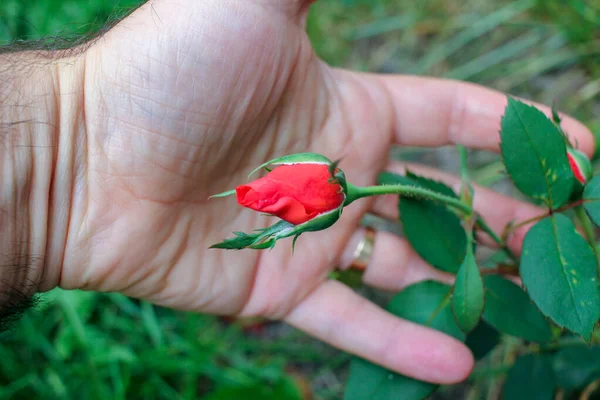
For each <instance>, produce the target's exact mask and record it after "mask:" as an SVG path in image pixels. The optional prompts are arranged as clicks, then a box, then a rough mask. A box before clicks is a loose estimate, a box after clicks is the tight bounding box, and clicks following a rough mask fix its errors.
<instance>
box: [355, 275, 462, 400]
mask: <svg viewBox="0 0 600 400" xmlns="http://www.w3.org/2000/svg"><path fill="white" fill-rule="evenodd" d="M451 291H452V288H451V287H450V286H448V285H444V284H442V283H439V282H435V281H424V282H420V283H416V284H413V285H411V286H408V287H406V288H405V289H404V290H402V291H401V292H400V293H398V294H397V295H396V296H395V297H394V298H393V299H392V301H391V302H390V303H389V304H388V306H387V310H388V311H389V312H391V313H392V314H394V315H397V316H398V317H400V318H404V319H406V320H409V321H413V322H416V323H419V324H423V325H427V326H430V327H431V328H434V329H437V330H439V331H442V332H444V333H446V334H448V335H450V336H453V337H455V338H456V339H459V340H464V335H463V333H462V332H461V330H460V328H459V327H458V326H457V325H456V321H455V320H454V316H453V314H452V309H451V306H450V297H451ZM435 388H436V385H433V384H431V383H426V382H421V381H417V380H415V379H412V378H408V377H406V376H403V375H399V374H396V373H393V372H391V371H388V370H386V369H384V368H382V367H380V366H377V365H375V364H372V363H370V362H368V361H365V360H360V359H355V360H353V361H352V364H351V367H350V377H349V378H348V382H347V386H346V391H345V394H344V400H372V399H377V400H395V399H397V398H398V396H399V394H401V395H402V396H401V397H402V399H403V400H419V399H424V398H426V397H427V396H429V395H430V394H431V393H432V392H433V391H434V390H435Z"/></svg>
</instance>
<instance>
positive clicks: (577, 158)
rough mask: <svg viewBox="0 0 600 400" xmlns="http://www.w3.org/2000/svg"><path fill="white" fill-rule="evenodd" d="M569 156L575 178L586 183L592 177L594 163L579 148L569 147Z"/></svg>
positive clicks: (583, 183)
mask: <svg viewBox="0 0 600 400" xmlns="http://www.w3.org/2000/svg"><path fill="white" fill-rule="evenodd" d="M567 158H568V159H569V165H570V166H571V170H572V171H573V175H575V178H576V179H577V180H578V181H579V183H581V184H582V185H585V183H586V182H587V181H588V180H590V178H591V177H592V164H591V163H590V160H589V159H588V158H587V156H586V155H585V154H584V153H582V152H581V151H579V150H575V149H573V148H569V149H568V150H567Z"/></svg>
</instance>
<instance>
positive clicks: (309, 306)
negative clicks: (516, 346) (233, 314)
mask: <svg viewBox="0 0 600 400" xmlns="http://www.w3.org/2000/svg"><path fill="white" fill-rule="evenodd" d="M286 321H287V322H288V323H290V324H291V325H293V326H295V327H297V328H299V329H301V330H303V331H305V332H307V333H308V334H310V335H312V336H315V337H317V338H319V339H321V340H323V341H325V342H327V343H329V344H331V345H333V346H335V347H338V348H340V349H342V350H344V351H347V352H350V353H353V354H355V355H357V356H359V357H361V358H365V359H367V360H370V361H372V362H374V363H376V364H379V365H381V366H383V367H385V368H388V369H390V370H393V371H396V372H398V373H400V374H403V375H407V376H410V377H413V378H416V379H420V380H425V381H428V382H435V383H442V384H451V383H456V382H459V381H461V380H464V379H465V378H466V377H467V376H468V375H469V372H470V371H471V369H472V368H473V357H472V355H471V352H470V351H469V350H468V349H467V348H466V347H465V346H464V345H463V344H462V343H460V342H459V341H457V340H456V339H454V338H451V337H450V336H447V335H444V334H442V333H441V332H438V331H435V330H433V329H430V328H426V327H424V326H420V325H417V324H415V323H412V322H409V321H405V320H402V319H400V318H397V317H395V316H393V315H391V314H389V313H387V312H386V311H384V310H382V309H380V308H379V307H377V306H376V305H375V304H373V303H371V302H369V301H368V300H366V299H364V298H362V297H360V296H359V295H358V294H356V293H354V292H353V291H352V290H351V289H349V288H348V287H346V286H344V285H343V284H341V283H339V282H336V281H327V282H325V283H324V284H323V285H321V286H320V287H319V288H317V289H316V290H315V291H314V292H313V293H311V294H310V295H309V296H308V297H307V298H306V299H305V300H304V301H303V302H302V303H300V305H299V306H298V307H296V308H295V309H294V310H293V311H292V312H291V313H290V314H289V315H288V316H287V318H286Z"/></svg>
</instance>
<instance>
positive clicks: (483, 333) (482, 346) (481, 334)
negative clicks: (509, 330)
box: [465, 301, 500, 360]
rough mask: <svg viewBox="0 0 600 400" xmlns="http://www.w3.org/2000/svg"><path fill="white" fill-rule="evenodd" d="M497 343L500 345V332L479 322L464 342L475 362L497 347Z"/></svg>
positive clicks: (483, 322)
mask: <svg viewBox="0 0 600 400" xmlns="http://www.w3.org/2000/svg"><path fill="white" fill-rule="evenodd" d="M486 302H487V301H486ZM498 343H500V332H498V331H497V330H496V329H494V328H493V327H492V326H491V325H489V324H487V323H486V322H485V321H481V322H480V323H479V325H477V327H476V328H475V329H473V331H472V332H471V333H469V335H468V336H467V340H466V341H465V344H466V345H467V347H469V349H471V351H472V352H473V356H474V357H475V360H481V359H482V358H484V357H485V356H486V355H487V354H488V353H489V352H490V351H492V350H493V349H494V348H495V347H496V346H497V345H498Z"/></svg>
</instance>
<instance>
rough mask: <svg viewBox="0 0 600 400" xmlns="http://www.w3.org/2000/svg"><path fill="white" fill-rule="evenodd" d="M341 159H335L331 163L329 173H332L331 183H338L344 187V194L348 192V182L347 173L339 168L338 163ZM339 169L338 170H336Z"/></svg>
mask: <svg viewBox="0 0 600 400" xmlns="http://www.w3.org/2000/svg"><path fill="white" fill-rule="evenodd" d="M340 161H341V160H335V161H334V162H332V163H331V164H330V165H329V173H330V174H331V179H330V180H329V181H330V183H337V184H338V185H340V186H341V187H342V190H343V192H344V194H346V193H348V182H347V181H346V174H345V173H344V171H342V170H341V169H338V164H339V163H340ZM336 170H337V171H336Z"/></svg>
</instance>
